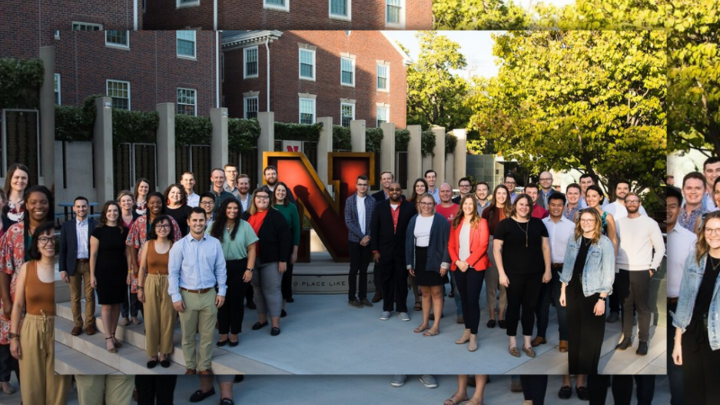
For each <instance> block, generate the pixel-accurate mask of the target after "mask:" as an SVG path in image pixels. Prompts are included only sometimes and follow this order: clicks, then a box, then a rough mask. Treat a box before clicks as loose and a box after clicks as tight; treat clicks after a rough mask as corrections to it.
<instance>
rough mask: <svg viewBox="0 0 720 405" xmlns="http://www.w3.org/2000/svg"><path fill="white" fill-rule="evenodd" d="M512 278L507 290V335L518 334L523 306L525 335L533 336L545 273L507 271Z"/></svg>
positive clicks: (523, 330) (523, 329)
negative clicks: (536, 309)
mask: <svg viewBox="0 0 720 405" xmlns="http://www.w3.org/2000/svg"><path fill="white" fill-rule="evenodd" d="M505 274H507V277H508V279H509V280H510V286H509V287H507V288H506V289H505V291H507V301H508V305H507V314H506V315H505V321H506V322H507V335H508V336H516V335H517V326H518V322H520V308H522V333H523V336H532V333H533V328H534V324H535V308H536V307H537V304H538V297H540V289H541V288H542V285H543V282H542V276H543V273H532V274H516V273H505Z"/></svg>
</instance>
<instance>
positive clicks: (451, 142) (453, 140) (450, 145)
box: [445, 133, 458, 155]
mask: <svg viewBox="0 0 720 405" xmlns="http://www.w3.org/2000/svg"><path fill="white" fill-rule="evenodd" d="M457 141H458V139H457V136H455V135H453V134H450V133H445V154H446V155H447V154H448V153H453V152H455V146H457Z"/></svg>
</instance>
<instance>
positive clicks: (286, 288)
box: [272, 181, 300, 318]
mask: <svg viewBox="0 0 720 405" xmlns="http://www.w3.org/2000/svg"><path fill="white" fill-rule="evenodd" d="M287 196H288V187H287V185H285V183H283V182H282V181H279V182H277V184H276V185H275V191H273V198H272V199H273V203H272V206H273V208H275V209H276V210H278V211H280V213H281V214H283V216H284V217H285V220H286V221H287V223H288V226H290V234H291V235H292V250H291V252H290V261H289V262H288V265H287V271H285V273H283V276H282V283H281V288H280V289H281V290H282V296H283V304H282V310H281V311H280V317H281V318H284V317H285V316H286V315H287V313H286V312H285V301H287V300H288V299H292V275H293V267H294V266H295V262H296V261H297V255H298V246H300V217H299V216H298V210H297V206H296V205H295V204H293V203H291V202H290V201H289V200H288V198H287Z"/></svg>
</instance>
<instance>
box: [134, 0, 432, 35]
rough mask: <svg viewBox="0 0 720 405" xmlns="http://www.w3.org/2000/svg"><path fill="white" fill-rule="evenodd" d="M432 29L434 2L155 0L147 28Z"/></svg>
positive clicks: (150, 3)
mask: <svg viewBox="0 0 720 405" xmlns="http://www.w3.org/2000/svg"><path fill="white" fill-rule="evenodd" d="M188 27H190V28H199V29H206V30H211V29H227V30H232V29H238V28H243V29H252V30H259V29H303V30H347V29H365V30H371V29H408V30H429V29H432V0H245V1H242V2H239V1H236V0H217V1H211V0H153V1H148V2H147V6H146V10H145V26H144V28H145V29H150V30H165V29H184V28H188Z"/></svg>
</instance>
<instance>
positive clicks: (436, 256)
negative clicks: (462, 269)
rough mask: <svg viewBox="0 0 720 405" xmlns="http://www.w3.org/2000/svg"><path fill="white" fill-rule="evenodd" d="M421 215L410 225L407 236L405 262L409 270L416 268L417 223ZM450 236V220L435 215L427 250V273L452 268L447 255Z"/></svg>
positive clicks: (416, 215)
mask: <svg viewBox="0 0 720 405" xmlns="http://www.w3.org/2000/svg"><path fill="white" fill-rule="evenodd" d="M419 215H420V214H415V215H414V216H413V217H412V219H411V220H410V223H408V227H407V232H406V234H405V262H406V263H407V267H408V269H411V268H413V269H414V268H415V261H416V260H415V259H416V257H415V235H414V233H415V223H416V222H417V217H418V216H419ZM449 235H450V224H449V223H448V220H447V219H446V218H445V217H444V216H442V215H440V214H438V213H437V212H436V213H435V215H433V222H432V225H430V242H429V243H428V249H427V251H428V252H427V262H426V263H425V268H424V269H423V270H425V271H434V272H438V273H439V272H440V268H441V267H442V268H443V269H447V268H449V267H450V263H448V262H449V256H448V253H447V245H448V236H449Z"/></svg>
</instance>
